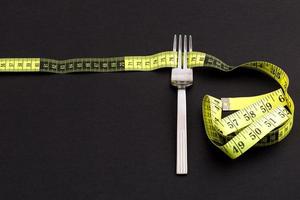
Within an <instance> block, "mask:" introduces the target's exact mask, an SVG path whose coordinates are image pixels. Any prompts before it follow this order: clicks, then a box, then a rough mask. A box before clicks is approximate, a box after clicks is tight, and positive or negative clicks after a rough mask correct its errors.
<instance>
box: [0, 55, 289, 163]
mask: <svg viewBox="0 0 300 200" xmlns="http://www.w3.org/2000/svg"><path fill="white" fill-rule="evenodd" d="M166 67H169V68H173V67H177V52H174V51H165V52H160V53H157V54H154V55H149V56H125V57H112V58H77V59H68V60H53V59H46V58H0V72H51V73H72V72H117V71H152V70H155V69H159V68H166ZM188 67H189V68H195V67H212V68H216V69H219V70H222V71H225V72H228V71H232V70H234V69H236V68H250V69H255V70H258V71H261V72H263V73H265V74H268V75H269V76H271V77H272V78H273V79H274V80H276V81H277V82H278V83H279V85H280V86H281V88H280V89H278V90H276V91H274V92H270V93H267V94H263V95H259V96H253V97H236V98H221V99H218V98H215V97H212V96H209V95H206V96H204V99H203V103H202V112H203V119H204V125H205V130H206V134H207V136H208V138H209V140H210V141H211V142H212V143H213V144H214V145H215V146H217V147H218V148H219V149H221V150H222V151H223V152H224V153H225V154H227V155H228V156H229V157H230V158H232V159H234V158H237V157H239V156H240V155H242V154H243V153H245V152H246V151H247V150H248V149H250V148H251V147H252V146H268V145H271V144H274V143H277V142H279V141H281V140H282V139H284V138H285V137H286V136H287V135H288V134H289V132H290V131H291V129H292V126H293V118H294V103H293V100H292V99H291V97H290V96H289V94H288V93H287V88H288V85H289V78H288V76H287V74H286V73H285V72H284V71H283V70H282V69H281V68H280V67H278V66H276V65H274V64H272V63H269V62H264V61H254V62H248V63H244V64H241V65H238V66H230V65H227V64H225V63H224V62H222V61H221V60H219V59H218V58H216V57H214V56H212V55H209V54H206V53H203V52H189V53H188ZM222 111H236V112H234V113H233V114H230V115H228V116H227V117H224V118H222Z"/></svg>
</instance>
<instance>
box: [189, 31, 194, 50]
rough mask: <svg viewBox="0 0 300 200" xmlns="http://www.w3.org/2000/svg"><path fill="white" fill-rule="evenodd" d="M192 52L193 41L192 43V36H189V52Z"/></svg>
mask: <svg viewBox="0 0 300 200" xmlns="http://www.w3.org/2000/svg"><path fill="white" fill-rule="evenodd" d="M192 51H193V41H192V36H191V35H190V37H189V52H192Z"/></svg>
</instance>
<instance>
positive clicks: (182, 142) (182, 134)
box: [171, 35, 193, 174]
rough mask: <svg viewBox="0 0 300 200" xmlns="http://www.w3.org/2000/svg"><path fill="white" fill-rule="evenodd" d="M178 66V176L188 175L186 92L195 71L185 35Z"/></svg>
mask: <svg viewBox="0 0 300 200" xmlns="http://www.w3.org/2000/svg"><path fill="white" fill-rule="evenodd" d="M176 48H177V37H176V35H174V41H173V51H174V52H176ZM189 52H192V36H191V35H190V36H189ZM177 56H178V65H177V68H173V69H172V74H171V84H172V85H174V86H176V87H177V88H178V93H177V158H176V174H187V171H188V169H187V124H186V91H185V88H186V87H188V86H190V85H192V84H193V70H192V69H188V68H187V37H186V35H184V41H183V59H182V38H181V35H179V39H178V53H177Z"/></svg>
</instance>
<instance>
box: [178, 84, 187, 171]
mask: <svg viewBox="0 0 300 200" xmlns="http://www.w3.org/2000/svg"><path fill="white" fill-rule="evenodd" d="M176 173H177V174H187V125H186V92H185V89H178V92H177V159H176Z"/></svg>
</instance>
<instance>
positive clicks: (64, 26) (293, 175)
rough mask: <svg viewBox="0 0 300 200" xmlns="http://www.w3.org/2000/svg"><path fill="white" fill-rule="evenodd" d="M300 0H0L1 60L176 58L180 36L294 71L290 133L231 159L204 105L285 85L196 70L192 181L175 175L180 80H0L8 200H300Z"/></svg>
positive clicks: (0, 184) (242, 73)
mask: <svg viewBox="0 0 300 200" xmlns="http://www.w3.org/2000/svg"><path fill="white" fill-rule="evenodd" d="M299 10H300V3H299V1H298V2H297V1H275V0H272V1H237V0H236V1H212V0H210V1H199V0H194V1H176V2H175V1H144V2H142V1H139V0H135V1H112V0H106V1H92V0H91V1H74V0H73V1H72V0H68V1H58V0H47V1H21V0H19V1H8V2H5V1H1V5H0V56H1V57H48V58H56V59H64V58H73V57H107V56H123V55H147V54H153V53H156V52H160V51H166V50H170V49H171V48H172V38H173V34H174V33H186V34H192V35H193V39H194V40H193V45H194V50H196V51H204V52H207V53H210V54H212V55H215V56H217V57H218V58H220V59H222V60H223V61H225V62H227V63H229V64H233V65H236V64H240V63H243V62H246V61H251V60H266V61H270V62H273V63H275V64H277V65H279V66H282V68H283V69H284V70H285V71H286V72H287V73H288V74H289V77H290V81H291V84H290V89H289V91H290V94H291V96H292V97H293V99H294V101H295V104H296V116H295V124H294V127H293V130H292V132H291V134H290V135H289V136H288V137H287V138H286V139H285V140H284V141H282V142H281V143H280V144H277V145H273V146H272V147H267V148H259V149H251V150H249V152H247V153H246V154H245V155H243V156H242V157H240V158H238V159H237V160H230V159H229V158H228V157H227V156H226V155H225V154H223V153H222V152H221V151H219V150H218V149H217V148H215V147H214V146H213V145H212V144H211V143H210V142H209V140H208V139H207V137H206V134H205V132H204V127H203V122H202V114H201V110H200V109H201V101H202V97H203V96H204V95H205V94H210V95H213V96H216V97H227V96H249V95H258V94H262V93H266V92H270V91H273V90H275V89H277V88H278V87H279V86H278V85H277V83H275V81H273V80H272V79H271V78H269V77H268V76H266V75H264V74H261V73H259V72H256V71H250V70H246V69H241V70H236V71H234V72H231V73H223V72H219V71H217V70H213V69H195V70H194V84H193V86H192V87H191V88H189V89H188V92H187V103H188V156H189V174H188V176H176V175H175V142H176V104H177V100H176V98H177V92H176V89H175V88H173V87H172V86H171V85H170V70H169V69H163V70H157V71H154V72H132V73H102V74H101V73H88V74H87V73H79V74H66V75H57V74H41V73H20V74H16V73H2V74H1V75H0V76H1V77H0V79H1V82H0V94H1V98H0V105H1V106H0V199H1V200H7V199H30V200H32V199H43V200H48V199H53V200H54V199H55V200H60V199H64V200H65V199H72V200H76V199H86V200H89V199H97V200H106V199H139V200H141V199H172V200H176V199H231V200H233V199H299V198H300V179H299V178H300V167H299V164H300V156H299V151H300V146H299V144H300V137H299V135H298V133H299V125H298V123H297V122H298V115H299V111H298V109H297V105H298V102H299V98H300V96H299V89H300V88H299V87H300V86H299V84H298V80H297V77H298V76H299V75H300V70H299V65H300V58H299V55H300V37H299V36H300V26H299V23H300V12H299Z"/></svg>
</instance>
